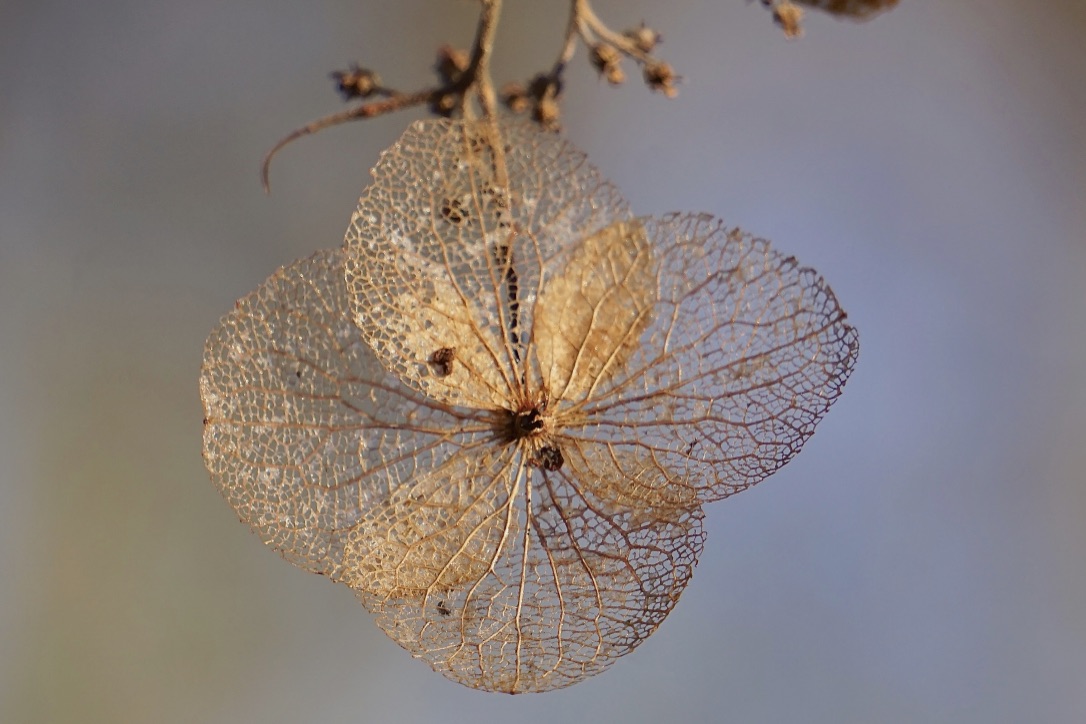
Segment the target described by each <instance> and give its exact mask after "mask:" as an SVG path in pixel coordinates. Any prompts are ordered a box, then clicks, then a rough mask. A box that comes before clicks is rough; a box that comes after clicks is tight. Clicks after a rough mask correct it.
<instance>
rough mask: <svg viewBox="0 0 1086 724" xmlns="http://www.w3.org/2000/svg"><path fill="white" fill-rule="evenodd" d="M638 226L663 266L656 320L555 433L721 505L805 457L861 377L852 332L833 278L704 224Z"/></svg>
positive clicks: (681, 220)
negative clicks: (803, 451)
mask: <svg viewBox="0 0 1086 724" xmlns="http://www.w3.org/2000/svg"><path fill="white" fill-rule="evenodd" d="M642 223H643V224H644V228H645V231H646V233H647V235H648V237H649V238H650V239H651V240H652V248H653V253H654V255H655V257H656V259H658V267H657V268H658V271H657V275H658V282H657V288H658V289H659V290H660V296H659V299H658V301H657V303H656V309H655V310H654V313H653V315H652V321H651V323H650V324H649V325H648V326H647V327H646V328H645V329H644V330H643V331H642V333H641V340H640V341H641V344H640V345H639V346H638V347H637V349H636V351H635V352H634V353H633V354H632V355H631V356H630V357H629V359H628V360H627V363H626V369H624V370H623V371H622V372H621V374H619V373H616V374H613V375H612V376H611V378H610V379H609V380H608V381H607V383H606V384H604V385H601V386H600V387H599V388H598V389H597V390H596V392H595V394H594V395H593V396H592V397H591V398H589V399H587V400H585V401H583V402H579V403H576V404H574V405H572V406H569V407H562V405H561V403H559V407H558V410H557V411H556V413H555V416H556V420H555V426H556V427H557V428H559V429H560V430H561V431H562V433H561V434H562V435H563V436H565V437H567V438H570V439H574V440H582V441H595V442H599V443H603V444H605V445H607V446H608V447H609V449H612V450H615V451H619V452H625V453H628V454H629V455H631V456H633V457H635V458H637V459H639V460H641V461H642V462H643V463H644V464H646V465H650V466H653V467H656V468H657V469H658V470H659V471H660V475H659V476H657V477H654V478H651V479H652V480H657V481H660V482H661V483H663V484H667V485H687V486H690V487H691V489H693V490H694V491H696V493H697V495H698V497H699V498H700V499H701V501H702V502H707V501H711V500H718V499H720V498H724V497H727V496H728V495H731V494H733V493H736V492H738V491H740V490H743V489H745V488H747V487H749V486H751V485H753V484H755V483H757V482H759V481H760V480H763V479H764V478H765V477H767V476H768V475H770V474H771V473H773V472H774V471H775V470H777V469H778V468H780V467H781V466H782V465H784V464H785V463H786V462H788V461H789V460H790V459H791V458H792V456H793V455H795V454H796V453H797V452H799V449H800V448H801V447H802V445H803V443H804V442H805V441H806V440H807V439H808V438H809V437H810V436H811V435H812V434H813V433H814V429H815V426H816V425H817V424H818V421H819V420H820V419H821V418H822V416H823V415H824V414H825V413H826V411H827V410H828V409H829V406H830V405H831V404H832V403H833V401H834V400H836V399H837V397H838V395H840V393H841V389H842V387H843V386H844V384H845V381H846V380H847V379H848V376H849V374H850V373H851V371H852V368H853V365H854V364H855V362H856V356H857V353H858V349H859V344H858V340H857V336H856V331H855V330H854V329H853V328H852V327H851V326H850V325H849V324H848V323H847V322H846V321H845V313H844V312H843V311H842V310H841V308H840V306H839V305H838V303H837V299H836V298H835V297H834V295H833V292H832V291H830V289H829V287H828V286H827V285H826V283H825V282H824V281H823V279H822V278H821V277H820V276H819V275H818V274H817V273H816V272H815V271H814V270H812V269H808V268H804V267H801V266H799V265H798V264H797V263H796V260H795V259H794V258H792V257H786V256H784V255H782V254H780V253H779V252H777V251H775V250H773V249H772V248H770V246H769V244H768V242H766V241H765V240H763V239H756V238H753V237H751V236H750V235H749V234H744V233H742V232H741V231H739V230H738V229H731V230H729V229H727V228H726V227H724V225H723V224H722V223H721V222H719V221H718V220H716V219H713V218H712V217H709V216H704V215H689V214H687V215H671V216H667V217H665V218H663V219H660V220H658V221H656V220H651V219H643V220H642ZM673 495H674V494H673V493H667V494H663V497H664V498H666V497H669V496H673Z"/></svg>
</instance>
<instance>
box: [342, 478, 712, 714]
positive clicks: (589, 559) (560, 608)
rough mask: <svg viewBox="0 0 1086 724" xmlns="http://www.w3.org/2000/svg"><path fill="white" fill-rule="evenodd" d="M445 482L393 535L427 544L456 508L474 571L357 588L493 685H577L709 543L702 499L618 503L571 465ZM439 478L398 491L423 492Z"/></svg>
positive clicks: (443, 663) (646, 626) (407, 635)
mask: <svg viewBox="0 0 1086 724" xmlns="http://www.w3.org/2000/svg"><path fill="white" fill-rule="evenodd" d="M450 482H453V484H454V488H455V493H453V494H452V495H451V496H450V495H445V496H442V502H441V503H438V504H429V505H426V504H423V506H421V507H416V508H415V509H413V510H411V511H408V512H406V513H403V512H401V515H406V516H407V517H408V518H410V523H409V524H408V523H407V522H406V520H405V519H403V518H401V520H400V522H399V524H398V525H397V530H398V533H397V538H398V542H399V543H400V544H401V545H404V546H406V547H407V548H408V549H411V548H413V547H420V548H421V549H422V550H424V551H425V553H424V554H422V556H421V557H426V556H427V555H429V554H430V552H432V550H433V547H432V546H431V545H430V543H429V541H430V540H431V538H432V537H433V536H438V537H440V536H443V535H445V534H446V533H447V532H448V531H450V530H452V528H453V526H461V523H460V522H458V521H462V522H463V525H462V527H461V528H460V534H461V535H460V536H458V537H457V543H458V546H459V549H460V550H462V551H465V553H463V554H460V555H464V556H466V557H468V558H470V559H471V560H472V561H475V562H477V563H472V564H470V568H471V572H472V574H473V575H472V576H471V578H470V579H468V580H465V581H462V582H459V583H456V584H454V585H442V584H436V585H434V586H431V587H430V588H427V589H425V590H422V589H420V590H417V591H413V592H412V591H408V590H406V589H399V590H398V591H397V592H396V593H397V594H398V595H390V596H381V595H375V594H374V590H373V588H372V587H370V589H369V590H366V591H361V592H360V593H359V597H360V599H361V600H362V602H363V603H364V604H365V605H366V607H367V608H368V609H369V610H370V611H372V612H373V613H374V614H376V616H377V622H378V624H379V625H380V626H381V627H382V628H383V629H384V630H385V631H386V632H387V633H388V635H389V636H391V637H392V638H393V639H394V640H395V641H397V642H398V643H399V644H400V645H401V646H403V647H404V648H406V649H407V650H408V651H410V652H411V653H412V654H414V655H415V656H416V657H418V658H421V659H423V660H424V661H426V662H427V663H429V664H430V665H431V666H432V667H433V668H434V669H435V670H437V671H439V672H441V673H442V674H444V675H445V676H447V677H449V678H450V679H453V680H454V681H458V682H460V683H463V684H466V685H468V686H472V687H477V688H481V689H486V690H488V691H503V692H509V693H518V692H527V691H546V690H549V689H556V688H561V687H564V686H569V685H571V684H574V683H577V682H578V681H580V680H582V679H585V678H587V677H589V676H593V675H595V674H597V673H599V672H600V671H602V670H603V669H605V668H607V667H608V666H610V665H611V664H612V663H613V662H614V661H615V660H616V659H617V658H619V657H620V656H622V655H624V654H626V653H629V652H630V651H632V650H633V649H634V648H635V647H636V646H637V645H638V644H640V643H641V642H642V641H644V640H645V638H647V637H648V636H649V635H650V634H651V633H652V632H653V631H655V630H656V627H657V626H659V624H660V623H661V622H662V621H663V620H664V618H666V616H667V615H668V613H669V612H670V611H671V609H672V608H673V607H674V605H675V603H676V602H677V601H678V598H679V594H680V593H681V592H682V590H683V588H684V587H685V586H686V583H687V582H688V581H689V579H690V575H691V574H692V572H693V567H694V564H695V562H696V560H697V557H698V555H699V554H700V552H701V548H702V544H703V542H704V534H703V532H702V527H701V526H702V518H703V516H702V513H701V509H700V507H694V508H691V509H683V508H668V509H659V510H653V509H650V508H648V507H645V506H639V507H627V506H621V505H616V504H615V503H614V502H613V501H609V500H602V499H600V498H598V497H596V496H595V495H593V494H592V493H591V492H589V487H590V486H585V485H584V484H583V483H582V481H580V480H578V479H576V477H575V468H574V467H572V466H564V467H563V468H562V469H560V470H558V471H554V472H547V471H542V470H540V469H538V468H536V469H532V468H527V467H525V466H524V464H523V463H521V464H519V465H512V466H505V465H503V466H501V469H500V472H499V474H497V475H484V476H481V477H477V478H465V479H459V480H455V481H450ZM435 489H436V488H434V487H433V486H432V485H429V484H427V483H423V486H422V488H421V489H418V490H414V489H413V490H412V491H411V492H409V493H408V492H407V491H404V494H406V495H408V496H409V497H410V498H412V499H417V500H419V501H425V500H428V499H429V496H430V495H431V494H432V491H434V490H435ZM450 500H455V501H456V502H455V503H452V504H451V505H450V503H449V501H450ZM401 511H403V509H402V508H401ZM436 521H440V523H436ZM408 531H410V533H411V537H410V538H405V537H404V533H405V532H408ZM465 531H471V533H470V535H468V536H467V537H464V536H463V533H464V532H465ZM442 560H444V559H442ZM431 567H432V568H437V567H438V566H437V565H431ZM454 567H455V568H457V569H458V570H460V571H465V570H467V569H468V567H469V566H468V565H467V564H465V565H464V566H454Z"/></svg>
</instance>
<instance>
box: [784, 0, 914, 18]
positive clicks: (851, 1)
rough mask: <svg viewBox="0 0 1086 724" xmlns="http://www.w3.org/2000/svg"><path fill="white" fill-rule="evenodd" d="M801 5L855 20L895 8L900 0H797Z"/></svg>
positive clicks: (871, 16)
mask: <svg viewBox="0 0 1086 724" xmlns="http://www.w3.org/2000/svg"><path fill="white" fill-rule="evenodd" d="M795 1H796V2H798V3H799V4H800V5H806V6H807V7H809V8H814V9H815V10H821V11H822V12H826V13H829V14H831V15H837V16H839V17H846V18H852V19H853V20H868V19H870V18H873V17H875V16H876V15H878V14H879V13H882V12H885V11H887V10H891V9H893V7H894V6H895V5H897V2H898V0H795Z"/></svg>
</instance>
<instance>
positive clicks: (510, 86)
mask: <svg viewBox="0 0 1086 724" xmlns="http://www.w3.org/2000/svg"><path fill="white" fill-rule="evenodd" d="M498 95H499V96H500V97H501V101H502V104H503V105H504V106H505V107H506V108H508V109H509V110H510V111H512V112H513V113H516V114H518V115H519V114H521V113H526V112H527V111H528V109H530V108H531V107H532V99H531V98H529V97H528V91H527V90H526V89H525V88H524V86H522V85H521V84H520V83H507V84H506V85H505V86H503V87H502V89H501V92H500V93H499V94H498Z"/></svg>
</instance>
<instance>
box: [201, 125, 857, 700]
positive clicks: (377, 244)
mask: <svg viewBox="0 0 1086 724" xmlns="http://www.w3.org/2000/svg"><path fill="white" fill-rule="evenodd" d="M374 178H375V181H374V184H373V185H372V186H371V187H370V188H369V189H368V190H367V191H366V192H365V193H364V195H363V196H362V198H361V200H360V202H359V208H358V211H357V213H356V214H355V216H354V218H353V219H352V222H351V226H350V228H349V229H348V232H347V241H346V245H345V249H344V250H343V251H340V252H333V251H329V252H320V253H318V254H317V255H315V256H313V257H311V258H310V259H307V260H305V261H301V262H297V263H295V264H294V265H291V266H290V267H287V268H285V269H282V270H280V271H279V272H277V273H276V274H275V275H273V276H272V277H271V278H270V279H269V280H268V281H267V282H266V283H265V284H264V285H263V286H262V287H261V288H260V289H258V290H257V291H255V292H253V293H252V294H251V295H249V296H248V297H246V298H245V299H243V300H241V301H240V302H239V303H238V306H237V308H236V309H235V310H234V312H233V313H232V314H230V315H228V316H227V317H226V318H225V319H224V320H223V322H222V323H221V324H220V326H219V327H218V328H217V329H216V330H215V331H214V332H213V333H212V335H211V338H210V339H209V340H208V344H207V350H206V353H205V364H204V371H203V375H202V378H201V391H202V394H203V398H204V404H205V409H206V412H207V425H206V428H205V436H204V449H205V457H206V460H207V465H208V468H209V470H210V471H211V473H212V477H213V479H214V480H215V482H216V483H217V484H218V486H219V487H220V489H221V490H222V492H223V494H224V495H225V496H226V498H227V499H228V500H229V501H230V503H231V504H232V505H233V506H234V508H235V509H236V510H237V511H238V514H239V516H240V517H241V519H242V520H243V521H245V522H247V523H248V524H249V525H250V526H252V527H253V529H254V530H256V531H257V533H258V534H259V535H260V536H261V537H262V538H263V539H264V540H265V542H267V543H268V544H269V545H270V546H272V547H273V548H275V549H276V550H277V551H279V552H280V553H281V554H282V555H283V556H284V557H286V558H287V559H288V560H291V561H292V562H294V563H296V564H298V565H300V566H302V567H304V568H307V569H309V570H312V571H315V572H318V573H322V574H325V575H328V576H330V577H331V578H332V579H334V580H337V581H340V582H343V583H345V584H346V585H348V586H350V587H351V588H352V589H354V591H355V592H356V595H357V596H358V597H359V599H360V600H361V601H362V603H363V604H364V605H365V606H366V607H367V608H368V609H369V610H370V611H371V612H373V613H374V614H375V615H376V618H377V621H378V623H379V625H380V626H381V627H382V628H383V629H384V630H385V631H386V632H387V633H388V634H389V635H390V636H391V637H392V638H393V639H394V640H396V641H397V642H398V643H400V644H401V645H402V646H403V647H404V648H406V649H407V650H408V651H410V652H411V653H412V654H414V655H415V656H417V657H419V658H422V659H424V660H425V661H426V662H427V663H429V664H430V665H431V666H432V667H433V668H434V669H435V670H437V671H439V672H441V673H442V674H444V675H446V676H448V677H449V678H451V679H453V680H455V681H458V682H461V683H463V684H466V685H468V686H472V687H477V688H482V689H486V690H491V691H506V692H522V691H544V690H548V689H555V688H560V687H563V686H568V685H570V684H573V683H576V682H578V681H580V680H583V679H585V678H587V677H589V676H592V675H594V674H596V673H598V672H599V671H601V670H603V669H604V668H606V667H607V666H609V665H610V664H611V663H613V662H614V661H615V659H617V658H618V657H620V656H622V655H624V654H626V653H628V652H629V651H631V650H632V649H633V648H635V647H636V646H637V645H638V644H639V643H640V642H641V641H643V640H644V639H645V638H646V637H648V636H649V635H650V634H651V633H652V632H653V631H654V630H655V629H656V627H657V626H658V625H659V624H660V622H661V621H663V619H664V618H665V617H666V616H667V614H668V613H669V612H670V611H671V609H672V608H673V606H674V605H675V603H676V601H677V600H678V598H679V595H680V593H681V592H682V590H683V588H684V587H685V585H686V583H687V581H688V580H689V578H690V575H691V573H692V569H693V566H694V564H695V562H696V560H697V558H698V555H699V553H700V550H701V547H702V543H703V540H704V533H703V531H702V527H701V526H702V510H701V506H702V504H703V503H705V502H709V501H713V500H719V499H721V498H724V497H726V496H728V495H731V494H732V493H735V492H738V491H740V490H743V489H745V488H746V487H749V486H751V485H753V484H755V483H757V482H758V481H760V480H762V479H764V478H765V477H766V476H768V475H769V474H771V473H772V472H773V471H775V470H777V469H778V468H779V467H780V466H782V465H783V464H785V463H786V462H787V461H788V460H789V459H790V458H791V457H792V456H793V455H794V454H795V453H796V452H798V450H799V449H800V447H801V446H802V444H803V443H804V441H805V440H806V439H807V438H808V437H809V436H810V435H811V434H812V433H813V431H814V428H815V425H816V424H817V422H818V421H819V420H820V419H821V417H822V415H823V414H825V412H826V410H827V409H828V407H829V405H830V404H831V403H832V402H833V401H834V400H835V399H836V398H837V396H838V395H839V394H840V391H841V388H842V386H843V384H844V382H845V380H846V379H847V377H848V375H849V373H850V371H851V369H852V366H853V364H854V363H855V359H856V354H857V340H856V334H855V331H854V330H853V329H852V328H851V327H850V326H849V325H848V324H847V323H846V321H845V315H844V313H843V312H842V311H841V309H840V307H839V306H838V304H837V302H836V299H835V298H834V296H833V294H832V292H831V291H830V290H829V288H828V287H827V286H826V284H825V283H824V282H823V280H822V279H821V278H820V277H819V276H818V275H817V274H816V273H815V272H814V271H812V270H810V269H806V268H803V267H800V266H799V265H798V264H797V263H796V261H795V260H794V259H792V258H790V257H785V256H782V255H780V254H778V253H777V252H775V251H774V250H772V249H771V248H770V247H769V245H768V244H767V243H766V242H765V241H763V240H759V239H754V238H752V237H750V236H749V235H746V234H743V233H742V232H740V231H738V230H736V229H727V228H726V227H724V226H723V225H722V224H721V223H720V222H718V221H716V220H714V219H712V218H711V217H707V216H699V215H668V216H665V217H662V218H658V219H654V218H647V217H634V216H633V215H632V214H631V213H630V211H629V209H628V207H627V205H626V203H625V202H624V201H623V200H622V199H621V197H620V196H619V194H618V193H617V191H616V190H615V189H614V187H612V186H611V185H610V184H609V183H607V182H606V181H605V180H604V179H602V178H601V177H600V176H599V174H598V173H597V172H596V171H595V170H594V169H593V168H592V167H591V166H589V165H588V164H587V162H586V159H585V157H584V155H583V154H581V153H580V152H578V151H576V150H575V149H573V148H572V147H571V146H570V145H568V144H567V143H565V142H564V141H562V140H561V139H560V138H559V137H557V136H554V135H551V134H547V133H544V132H541V131H539V130H537V129H536V128H534V127H533V126H530V125H528V124H521V123H517V122H508V121H506V122H503V123H502V124H501V125H500V127H492V126H489V125H487V124H483V123H481V122H448V121H429V122H421V123H416V124H415V125H413V126H412V127H411V128H410V129H409V130H408V131H407V133H405V134H404V136H403V137H402V138H401V139H400V141H398V142H397V143H396V144H395V145H394V146H393V147H392V148H391V149H389V150H388V151H386V152H385V154H384V155H383V156H382V158H381V160H380V162H379V163H378V165H377V168H376V169H375V170H374Z"/></svg>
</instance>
